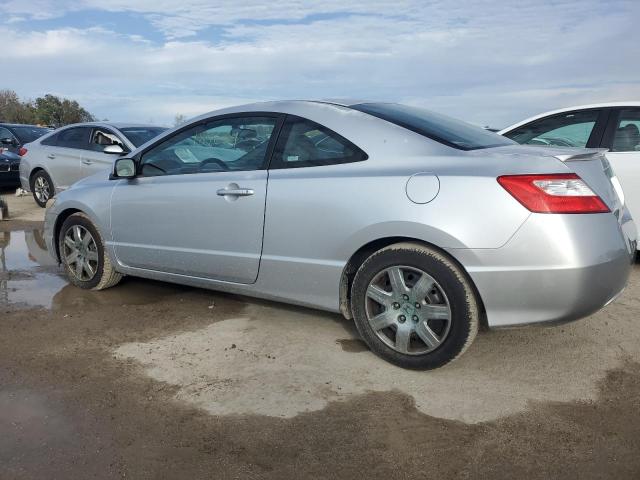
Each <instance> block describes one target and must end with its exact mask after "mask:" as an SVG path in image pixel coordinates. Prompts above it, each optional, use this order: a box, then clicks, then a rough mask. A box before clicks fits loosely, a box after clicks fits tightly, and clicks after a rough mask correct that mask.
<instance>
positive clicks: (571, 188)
mask: <svg viewBox="0 0 640 480" xmlns="http://www.w3.org/2000/svg"><path fill="white" fill-rule="evenodd" d="M498 183H500V185H502V186H503V187H504V188H505V190H506V191H507V192H509V193H510V194H511V195H512V196H513V197H514V198H515V199H516V200H518V201H519V202H520V203H521V204H522V205H524V206H525V207H526V208H527V209H529V210H530V211H532V212H535V213H606V212H609V211H610V210H609V208H608V207H607V206H606V205H605V203H604V202H603V201H602V199H601V198H600V197H599V196H598V195H596V194H595V193H594V192H593V190H591V189H590V188H589V186H588V185H587V184H586V183H584V181H583V180H582V179H581V178H580V177H579V176H578V175H576V174H575V173H568V174H548V175H505V176H502V177H498Z"/></svg>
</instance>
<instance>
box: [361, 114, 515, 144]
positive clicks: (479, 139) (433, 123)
mask: <svg viewBox="0 0 640 480" xmlns="http://www.w3.org/2000/svg"><path fill="white" fill-rule="evenodd" d="M351 108H352V109H354V110H358V111H360V112H364V113H368V114H369V115H373V116H374V117H378V118H381V119H382V120H386V121H387V122H391V123H394V124H396V125H399V126H401V127H404V128H406V129H407V130H411V131H413V132H416V133H419V134H420V135H423V136H425V137H427V138H430V139H432V140H435V141H436V142H439V143H442V144H444V145H447V146H449V147H453V148H457V149H459V150H477V149H480V148H490V147H501V146H504V145H513V142H512V141H511V140H509V139H507V138H504V137H502V136H500V135H498V134H496V133H493V132H490V131H488V130H485V129H484V128H480V127H476V126H474V125H471V124H468V123H466V122H463V121H461V120H456V119H455V118H451V117H447V116H446V115H441V114H439V113H435V112H431V111H429V110H424V109H422V108H416V107H409V106H406V105H399V104H397V103H361V104H359V105H352V106H351Z"/></svg>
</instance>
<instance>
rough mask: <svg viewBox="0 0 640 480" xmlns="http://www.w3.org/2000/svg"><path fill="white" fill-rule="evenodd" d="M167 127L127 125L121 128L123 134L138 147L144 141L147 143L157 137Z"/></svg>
mask: <svg viewBox="0 0 640 480" xmlns="http://www.w3.org/2000/svg"><path fill="white" fill-rule="evenodd" d="M165 130H166V128H164V127H127V128H121V129H120V131H121V132H122V134H123V135H124V136H125V137H127V138H128V139H129V141H130V142H131V143H133V144H134V145H135V146H136V147H139V146H140V145H142V144H143V143H147V142H148V141H149V140H151V139H152V138H154V137H157V136H158V135H160V134H161V133H162V132H164V131H165Z"/></svg>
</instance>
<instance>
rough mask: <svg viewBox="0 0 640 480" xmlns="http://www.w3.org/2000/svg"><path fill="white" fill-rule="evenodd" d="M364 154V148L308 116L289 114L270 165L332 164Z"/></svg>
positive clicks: (275, 166) (365, 156)
mask: <svg viewBox="0 0 640 480" xmlns="http://www.w3.org/2000/svg"><path fill="white" fill-rule="evenodd" d="M367 158H368V156H367V154H366V153H365V152H363V151H362V150H361V149H360V148H358V147H357V146H355V145H354V144H353V143H351V142H350V141H349V140H347V139H346V138H344V137H342V136H340V135H338V134H337V133H336V132H333V131H331V130H329V129H328V128H325V127H323V126H322V125H319V124H317V123H315V122H312V121H311V120H305V119H303V118H298V117H293V116H289V117H287V120H286V122H285V124H284V127H283V129H282V134H281V135H280V139H279V140H278V145H277V146H276V150H275V153H274V161H273V163H272V168H296V167H313V166H320V165H335V164H340V163H350V162H360V161H362V160H366V159H367Z"/></svg>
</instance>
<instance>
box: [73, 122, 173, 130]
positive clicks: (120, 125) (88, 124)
mask: <svg viewBox="0 0 640 480" xmlns="http://www.w3.org/2000/svg"><path fill="white" fill-rule="evenodd" d="M67 127H112V128H117V129H121V128H136V127H145V128H149V127H153V128H166V127H163V126H162V125H152V124H150V123H125V122H82V123H70V124H69V125H65V126H64V127H61V128H67Z"/></svg>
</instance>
